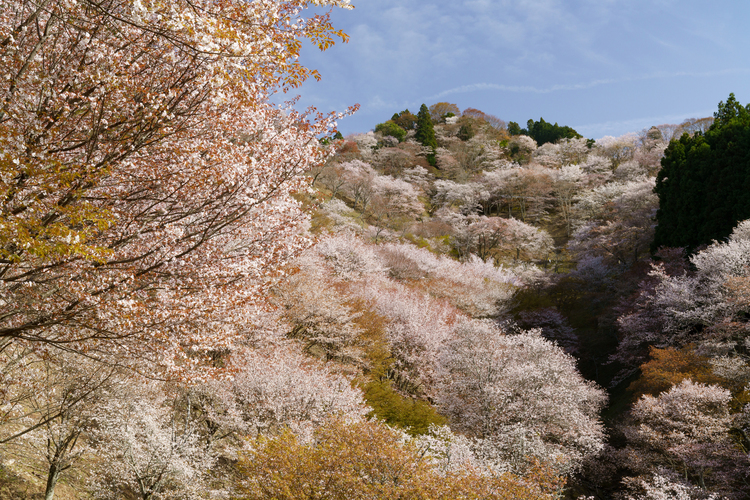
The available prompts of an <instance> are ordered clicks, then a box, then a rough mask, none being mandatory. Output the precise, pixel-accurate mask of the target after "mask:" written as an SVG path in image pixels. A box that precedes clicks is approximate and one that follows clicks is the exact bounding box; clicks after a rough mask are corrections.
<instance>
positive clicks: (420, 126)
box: [415, 104, 438, 166]
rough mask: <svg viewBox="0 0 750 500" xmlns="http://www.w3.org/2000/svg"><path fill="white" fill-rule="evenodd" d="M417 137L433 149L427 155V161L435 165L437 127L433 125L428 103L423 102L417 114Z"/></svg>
mask: <svg viewBox="0 0 750 500" xmlns="http://www.w3.org/2000/svg"><path fill="white" fill-rule="evenodd" d="M415 139H416V140H417V141H418V142H420V143H421V144H422V145H423V146H425V147H428V148H430V149H431V150H432V153H431V154H428V155H427V161H428V162H430V165H432V166H435V163H436V161H435V150H436V149H437V147H438V144H437V139H435V128H434V126H433V125H432V118H430V110H429V109H427V105H425V104H422V106H421V107H420V108H419V113H418V114H417V134H416V136H415Z"/></svg>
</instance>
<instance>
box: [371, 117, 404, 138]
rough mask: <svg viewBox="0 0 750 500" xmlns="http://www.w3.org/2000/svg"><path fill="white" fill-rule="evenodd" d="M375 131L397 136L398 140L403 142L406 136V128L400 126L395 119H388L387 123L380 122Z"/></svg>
mask: <svg viewBox="0 0 750 500" xmlns="http://www.w3.org/2000/svg"><path fill="white" fill-rule="evenodd" d="M375 132H379V133H381V134H383V135H390V136H391V137H395V138H396V139H398V142H403V141H404V138H406V130H404V129H403V128H401V127H399V126H398V125H397V124H396V122H394V121H393V120H388V121H387V122H385V123H379V124H378V125H376V126H375Z"/></svg>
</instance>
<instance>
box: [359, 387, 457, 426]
mask: <svg viewBox="0 0 750 500" xmlns="http://www.w3.org/2000/svg"><path fill="white" fill-rule="evenodd" d="M362 391H363V392H364V396H365V401H367V404H368V405H369V406H370V407H371V408H372V415H373V416H375V417H376V418H378V419H379V420H382V421H384V422H385V423H386V424H388V425H390V426H395V427H400V428H402V429H406V430H407V432H408V433H409V434H411V435H413V436H416V435H418V434H426V433H427V431H428V429H429V427H430V424H435V425H445V424H447V423H448V422H447V420H446V418H445V417H443V416H442V415H440V414H438V412H437V411H435V408H434V407H433V406H432V405H431V404H430V403H428V402H427V401H422V400H419V399H413V398H410V397H406V396H402V395H401V394H399V393H398V392H396V391H395V390H394V389H393V385H392V383H391V381H390V380H388V379H385V380H370V381H369V382H367V383H366V384H365V385H364V386H362Z"/></svg>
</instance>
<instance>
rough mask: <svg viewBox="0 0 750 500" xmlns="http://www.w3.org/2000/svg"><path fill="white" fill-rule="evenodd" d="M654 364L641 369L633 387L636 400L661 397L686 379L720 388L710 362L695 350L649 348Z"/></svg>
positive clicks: (688, 347)
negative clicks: (655, 396) (637, 398)
mask: <svg viewBox="0 0 750 500" xmlns="http://www.w3.org/2000/svg"><path fill="white" fill-rule="evenodd" d="M650 352H651V360H650V361H648V362H647V363H644V364H643V365H641V372H642V375H641V377H640V378H639V379H638V380H636V381H635V382H633V383H632V384H630V387H628V390H630V391H632V392H633V395H634V397H638V396H641V395H643V394H651V395H658V394H660V393H662V392H664V391H667V390H669V389H671V388H672V386H676V385H679V384H680V382H682V381H683V380H684V379H690V380H692V381H693V382H696V383H701V384H720V383H721V382H722V379H721V378H720V377H717V376H716V375H714V374H713V372H712V370H711V363H710V359H709V358H706V357H703V356H700V355H698V354H696V353H695V351H694V348H693V346H687V347H684V348H682V349H679V350H678V349H672V348H667V349H657V348H656V347H651V348H650Z"/></svg>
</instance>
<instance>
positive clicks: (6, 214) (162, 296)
mask: <svg viewBox="0 0 750 500" xmlns="http://www.w3.org/2000/svg"><path fill="white" fill-rule="evenodd" d="M309 4H310V2H306V1H291V2H283V3H279V2H273V1H260V2H253V3H251V4H247V3H245V2H233V1H226V2H223V3H222V4H221V6H218V5H216V4H215V3H212V2H202V1H199V2H197V3H196V2H191V3H190V4H187V3H184V2H176V3H175V2H173V3H170V4H160V3H154V2H148V1H147V2H140V1H129V0H128V1H123V2H116V1H108V2H104V3H91V2H89V1H83V2H77V3H76V2H72V3H71V2H63V1H57V0H54V1H49V2H42V3H34V2H27V1H22V0H18V1H13V2H11V3H9V4H7V5H6V6H5V8H4V9H2V13H0V45H1V46H2V50H1V51H0V72H2V74H4V75H6V76H7V78H3V82H4V83H3V84H2V91H1V92H0V93H2V95H3V98H2V99H3V101H2V105H1V107H0V149H1V150H2V157H1V158H0V165H1V166H2V180H1V181H0V190H2V193H3V205H2V214H3V215H2V218H1V219H0V224H2V236H0V247H2V249H1V250H0V266H1V267H0V276H1V279H2V285H1V287H2V288H0V294H1V295H2V304H3V306H2V307H3V309H2V311H3V312H2V315H1V316H0V317H1V318H2V320H1V321H2V322H1V323H0V348H2V347H4V346H5V345H7V343H8V342H26V343H29V344H30V345H39V346H41V345H43V344H44V345H49V346H58V347H64V348H65V349H67V350H72V351H77V352H83V351H85V352H86V354H87V355H88V356H91V357H98V358H106V357H111V356H117V357H120V358H123V359H129V360H131V361H132V362H133V363H135V362H136V360H137V359H138V358H140V360H148V361H149V362H150V363H153V364H155V365H156V366H159V367H161V368H163V369H166V370H168V371H171V372H175V371H182V372H185V371H189V370H190V369H191V368H192V367H193V366H195V365H196V364H197V363H199V362H200V360H201V353H205V352H207V351H210V350H212V349H217V348H222V347H225V346H226V345H228V343H229V342H231V339H232V338H234V337H236V336H238V335H241V334H243V332H246V331H247V330H246V327H248V326H250V325H252V323H253V314H254V313H253V312H252V311H253V310H255V308H254V305H257V304H258V303H259V302H260V301H262V294H263V290H264V287H267V285H268V284H269V279H270V278H271V277H272V276H273V275H274V274H275V273H276V270H277V269H278V267H279V264H280V263H283V262H284V261H285V260H286V259H287V256H288V255H290V254H293V253H295V252H296V251H298V250H299V249H300V248H301V247H302V246H304V245H305V242H304V239H303V238H301V237H300V235H299V233H298V232H297V230H296V229H295V226H296V225H297V222H298V221H299V220H301V219H302V214H301V212H300V210H299V207H298V204H297V203H296V202H294V201H293V200H292V199H291V197H290V196H289V195H290V194H291V193H292V192H294V191H298V190H302V189H306V185H307V181H306V180H305V179H303V178H302V177H301V176H299V175H298V174H301V173H302V172H304V171H306V170H308V169H309V167H310V166H311V165H313V164H315V163H317V162H320V161H322V160H323V159H324V155H325V154H326V153H325V152H324V151H323V150H321V148H320V147H319V146H318V141H317V140H316V139H315V137H316V135H317V134H328V133H330V131H331V130H332V128H333V124H334V122H333V121H332V120H333V118H335V116H334V115H331V116H328V117H326V116H323V115H320V114H317V113H316V112H314V111H309V112H306V113H298V112H295V111H294V110H293V109H291V107H288V106H282V107H279V106H275V105H273V104H272V103H271V101H270V99H269V97H270V96H271V95H272V94H273V93H275V92H278V91H279V90H283V91H286V90H290V89H292V88H294V87H295V86H297V85H298V84H300V83H301V82H302V81H303V80H304V79H305V78H307V77H308V76H315V77H317V76H318V75H317V73H315V72H314V71H311V70H308V69H306V68H305V67H304V66H302V65H301V64H300V63H299V62H298V60H297V58H298V55H299V50H300V47H301V41H302V40H306V39H307V40H310V41H312V42H313V43H314V44H316V45H317V46H319V47H320V48H321V49H325V48H327V47H329V46H330V45H331V44H332V43H333V39H334V38H335V37H341V38H344V39H345V38H346V36H345V35H344V34H343V33H341V32H337V31H335V30H334V29H333V27H332V26H331V24H330V20H329V17H328V15H325V14H324V15H313V16H305V15H303V9H304V8H305V7H307V6H308V5H309ZM315 4H316V5H329V6H338V7H348V2H346V1H343V0H342V1H339V0H332V1H323V2H315ZM227 318H233V319H232V321H231V325H232V326H229V325H228V323H227Z"/></svg>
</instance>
